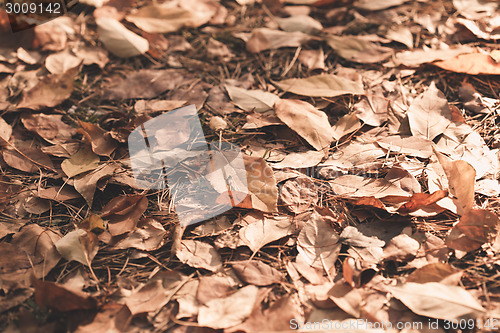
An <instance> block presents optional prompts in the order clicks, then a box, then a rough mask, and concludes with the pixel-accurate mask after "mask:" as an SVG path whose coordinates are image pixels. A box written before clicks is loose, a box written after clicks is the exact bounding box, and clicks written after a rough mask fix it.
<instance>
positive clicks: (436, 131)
mask: <svg viewBox="0 0 500 333" xmlns="http://www.w3.org/2000/svg"><path fill="white" fill-rule="evenodd" d="M408 119H409V121H410V129H411V133H412V134H413V135H414V136H417V137H421V138H424V139H427V140H433V139H434V138H435V137H436V136H438V135H440V134H442V133H443V131H444V130H445V129H446V127H448V125H449V124H450V123H451V111H450V107H449V106H448V101H447V100H446V98H445V96H444V94H443V93H442V92H441V91H440V90H439V89H438V88H436V85H435V84H434V82H433V83H432V84H431V85H430V87H429V88H428V89H427V90H426V91H425V92H424V93H423V94H421V95H419V96H418V97H417V98H415V100H414V101H413V103H412V104H411V105H410V108H409V109H408Z"/></svg>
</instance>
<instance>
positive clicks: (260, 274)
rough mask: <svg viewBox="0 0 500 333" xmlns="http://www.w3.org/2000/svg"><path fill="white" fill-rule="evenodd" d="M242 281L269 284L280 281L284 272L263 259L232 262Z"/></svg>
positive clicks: (257, 284) (261, 284) (258, 284)
mask: <svg viewBox="0 0 500 333" xmlns="http://www.w3.org/2000/svg"><path fill="white" fill-rule="evenodd" d="M231 267H232V268H233V270H234V271H235V273H236V275H237V276H238V278H240V280H241V281H243V282H246V283H248V284H253V285H256V286H268V285H270V284H273V283H280V282H281V281H282V280H283V274H281V273H280V272H279V271H278V270H276V269H274V268H272V267H271V266H269V265H266V264H264V263H263V262H262V261H257V260H254V261H238V262H233V263H231Z"/></svg>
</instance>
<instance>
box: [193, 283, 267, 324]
mask: <svg viewBox="0 0 500 333" xmlns="http://www.w3.org/2000/svg"><path fill="white" fill-rule="evenodd" d="M258 293H259V288H258V287H256V286H251V285H250V286H246V287H243V288H241V289H239V290H238V291H236V292H235V293H234V294H232V295H230V296H227V297H224V298H216V299H213V300H211V301H208V302H207V303H206V304H205V305H202V306H201V307H200V311H199V313H198V324H200V325H201V326H204V327H210V328H214V329H219V328H228V327H232V326H235V325H239V324H241V323H242V322H243V321H244V320H245V319H247V318H248V317H249V316H250V314H251V313H252V310H253V308H254V303H255V301H256V299H257V295H258Z"/></svg>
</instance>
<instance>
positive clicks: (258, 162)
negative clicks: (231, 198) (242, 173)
mask: <svg viewBox="0 0 500 333" xmlns="http://www.w3.org/2000/svg"><path fill="white" fill-rule="evenodd" d="M243 160H244V163H245V169H246V172H247V186H248V190H249V192H250V196H249V197H247V198H249V200H247V202H245V201H243V202H241V203H240V204H239V205H238V207H242V208H254V209H257V210H260V211H262V212H269V213H272V212H276V211H277V203H278V188H277V186H276V179H275V178H274V172H273V170H272V169H271V167H270V166H269V165H268V164H267V162H266V161H265V160H264V159H262V158H260V157H253V156H247V155H243ZM248 201H249V202H248Z"/></svg>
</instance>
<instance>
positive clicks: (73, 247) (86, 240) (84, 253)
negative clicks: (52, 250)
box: [54, 229, 99, 267]
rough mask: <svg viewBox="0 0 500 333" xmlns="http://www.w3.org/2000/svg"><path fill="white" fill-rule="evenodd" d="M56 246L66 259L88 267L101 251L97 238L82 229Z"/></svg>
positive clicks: (68, 234) (59, 241)
mask: <svg viewBox="0 0 500 333" xmlns="http://www.w3.org/2000/svg"><path fill="white" fill-rule="evenodd" d="M54 245H55V247H56V249H57V251H58V252H59V253H60V254H61V256H62V257H63V258H64V259H66V260H68V261H72V260H74V261H78V262H79V263H81V264H84V265H85V266H88V267H91V266H90V265H91V263H92V260H93V259H94V257H95V255H96V254H97V251H99V246H98V240H97V236H96V235H95V234H94V233H91V232H87V231H85V230H82V229H77V230H73V231H71V232H69V233H67V234H66V235H65V236H64V237H63V238H61V239H59V240H58V241H57V242H56V243H55V244H54Z"/></svg>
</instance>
